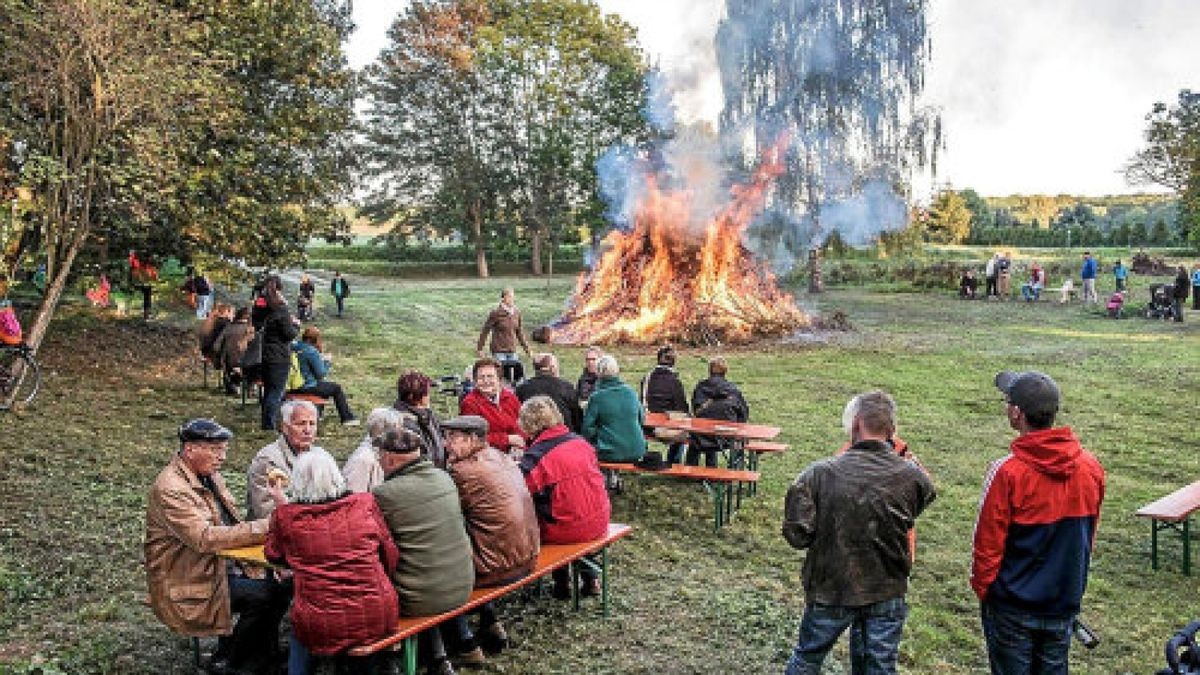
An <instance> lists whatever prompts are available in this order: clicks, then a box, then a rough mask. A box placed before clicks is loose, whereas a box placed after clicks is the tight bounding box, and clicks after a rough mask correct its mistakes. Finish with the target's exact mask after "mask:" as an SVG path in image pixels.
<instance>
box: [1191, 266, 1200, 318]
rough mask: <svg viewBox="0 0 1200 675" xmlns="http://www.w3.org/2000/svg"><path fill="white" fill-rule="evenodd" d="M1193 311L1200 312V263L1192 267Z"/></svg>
mask: <svg viewBox="0 0 1200 675" xmlns="http://www.w3.org/2000/svg"><path fill="white" fill-rule="evenodd" d="M1192 309H1195V310H1198V311H1200V263H1196V264H1195V265H1194V266H1193V267H1192Z"/></svg>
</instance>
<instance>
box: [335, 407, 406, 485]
mask: <svg viewBox="0 0 1200 675" xmlns="http://www.w3.org/2000/svg"><path fill="white" fill-rule="evenodd" d="M402 424H404V418H403V416H402V415H401V414H400V411H398V410H396V409H394V408H376V409H374V410H372V411H371V414H370V415H367V433H366V434H364V435H363V439H362V441H360V442H359V444H358V447H357V448H355V449H354V452H352V453H350V456H349V457H348V458H346V463H345V464H344V465H343V466H342V475H343V476H345V477H346V487H347V488H349V490H350V491H351V492H370V491H371V490H373V489H375V486H376V485H379V484H380V483H382V482H383V467H381V466H379V452H378V451H377V450H376V449H375V439H377V438H379V437H380V436H383V434H384V433H386V432H387V431H388V430H389V429H399V428H400V426H401V425H402Z"/></svg>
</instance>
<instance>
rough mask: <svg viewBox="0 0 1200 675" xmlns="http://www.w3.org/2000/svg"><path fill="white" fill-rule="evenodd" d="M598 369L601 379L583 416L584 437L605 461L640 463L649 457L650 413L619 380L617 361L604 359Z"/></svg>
mask: <svg viewBox="0 0 1200 675" xmlns="http://www.w3.org/2000/svg"><path fill="white" fill-rule="evenodd" d="M596 370H597V372H598V374H599V380H597V382H596V389H595V391H594V392H592V396H591V398H589V399H588V405H587V412H586V413H585V414H584V416H583V436H584V438H586V439H587V440H588V442H590V443H591V444H592V445H593V446H595V448H596V455H597V456H598V457H599V458H600V461H602V462H636V461H637V460H639V459H641V458H642V455H644V454H646V437H645V435H644V434H643V433H642V423H643V422H645V418H646V413H645V411H644V410H643V409H642V406H641V404H640V403H638V397H637V393H635V392H634V391H633V388H632V387H630V386H629V385H627V384H625V383H624V382H622V381H621V380H620V378H618V377H617V375H618V374H619V372H620V371H619V370H618V367H617V360H616V359H615V358H613V357H612V356H607V355H606V356H603V357H601V358H600V361H599V363H597V364H596Z"/></svg>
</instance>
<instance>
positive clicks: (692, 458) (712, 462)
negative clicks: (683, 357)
mask: <svg viewBox="0 0 1200 675" xmlns="http://www.w3.org/2000/svg"><path fill="white" fill-rule="evenodd" d="M728 373H729V365H728V364H727V363H726V362H725V359H724V358H721V357H719V356H717V357H714V358H713V359H712V360H710V361H709V362H708V379H707V380H701V381H700V382H698V383H697V384H696V389H695V390H694V391H693V392H692V414H694V415H695V416H696V417H703V418H705V419H710V420H727V421H730V422H745V421H746V420H748V419H750V405H749V404H748V403H746V399H745V398H744V397H743V396H742V392H741V391H740V390H739V389H738V388H737V386H735V385H734V384H733V383H732V382H730V381H729V380H727V379H725V375H726V374H728ZM719 450H720V446H719V445H718V444H717V441H716V439H714V438H713V437H712V436H700V435H695V434H693V436H692V442H691V443H690V444H689V445H688V450H687V463H688V464H691V465H692V466H695V465H696V464H698V463H699V461H700V453H702V452H703V453H704V465H705V466H716V465H717V451H719Z"/></svg>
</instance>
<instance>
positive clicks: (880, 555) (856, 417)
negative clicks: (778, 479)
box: [783, 391, 934, 675]
mask: <svg viewBox="0 0 1200 675" xmlns="http://www.w3.org/2000/svg"><path fill="white" fill-rule="evenodd" d="M842 419H843V421H844V422H846V421H848V422H849V425H848V427H847V428H846V432H847V433H848V434H849V436H850V440H851V441H852V442H853V445H851V446H850V449H849V450H847V451H846V452H845V453H843V454H840V455H838V456H836V457H832V458H830V459H825V460H821V461H819V462H816V463H813V464H810V465H809V466H808V468H806V469H805V470H804V472H803V473H801V474H800V476H799V477H797V478H796V482H795V483H793V484H792V486H791V487H790V488H789V489H788V493H787V500H786V501H785V503H784V516H783V536H784V538H785V539H787V541H788V543H789V544H791V545H792V546H793V547H794V548H798V549H808V555H807V556H805V558H804V569H803V577H804V598H805V602H806V603H807V604H806V606H805V608H804V617H803V618H802V619H801V621H800V633H799V637H798V638H797V640H796V646H795V649H794V650H793V651H792V657H791V659H790V660H789V661H788V664H787V673H788V675H803V674H806V673H812V674H813V675H815V674H816V673H819V672H821V664H822V663H823V662H824V661H825V656H826V655H827V654H828V653H829V650H830V649H831V648H832V647H833V644H834V643H835V642H836V641H837V639H838V637H839V636H841V634H842V632H844V631H845V630H846V628H850V662H851V667H850V670H851V672H853V673H895V672H896V659H897V656H898V655H899V653H900V635H901V632H902V631H903V629H904V620H905V618H906V617H907V616H908V606H907V605H906V604H905V602H904V596H905V594H906V593H907V592H908V575H909V571H910V569H911V567H912V558H911V554H910V551H909V546H908V532H909V530H911V529H912V528H913V524H914V523H915V522H916V519H917V516H919V515H920V514H921V512H922V511H924V510H925V507H926V506H928V505H929V503H930V502H932V501H933V498H934V489H933V484H932V483H931V482H930V481H929V478H928V477H927V476H926V475H925V472H924V471H922V470H921V469H920V468H918V467H917V465H916V464H914V463H913V462H909V461H906V460H905V459H904V458H903V457H901V456H899V455H897V454H896V452H895V451H894V450H893V448H892V446H891V445H890V444H889V443H888V439H890V438H892V437H893V436H894V435H895V433H896V403H895V401H893V400H892V397H891V396H888V395H887V394H885V393H884V392H882V391H873V392H869V393H866V394H861V395H859V396H856V397H854V398H853V399H851V401H850V403H849V404H848V405H847V406H846V412H845V414H844V415H843V417H842Z"/></svg>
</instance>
